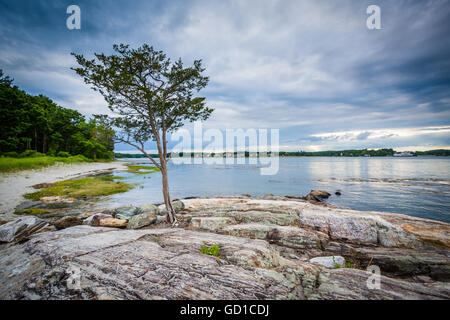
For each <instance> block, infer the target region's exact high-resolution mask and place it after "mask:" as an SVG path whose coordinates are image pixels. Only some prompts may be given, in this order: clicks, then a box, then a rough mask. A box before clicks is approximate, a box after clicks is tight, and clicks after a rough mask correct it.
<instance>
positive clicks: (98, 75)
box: [72, 44, 213, 224]
mask: <svg viewBox="0 0 450 320" xmlns="http://www.w3.org/2000/svg"><path fill="white" fill-rule="evenodd" d="M113 49H114V54H112V55H105V54H103V53H102V54H95V59H93V60H88V59H86V58H85V57H84V56H83V55H80V54H75V53H72V55H73V56H74V57H75V58H76V60H77V62H78V64H79V65H80V66H81V67H79V68H73V70H74V71H76V73H77V74H78V75H80V76H82V77H83V78H84V81H85V83H86V84H89V85H91V87H92V89H94V90H96V91H98V92H100V93H101V94H102V95H103V97H104V98H105V100H106V102H107V103H108V106H109V108H110V110H111V111H112V112H114V113H115V114H116V116H115V117H108V118H106V117H105V118H104V119H103V120H104V121H105V122H106V121H107V122H108V123H109V125H111V126H112V127H114V128H115V129H116V135H115V140H116V141H119V142H124V143H127V144H129V145H131V146H133V147H134V148H136V149H138V150H139V151H141V152H142V153H143V154H145V156H146V157H147V158H148V159H150V161H151V162H152V163H153V164H154V165H155V166H156V167H157V168H159V169H160V170H161V175H162V185H163V190H162V191H163V196H164V203H165V206H166V209H167V212H168V214H167V215H168V220H169V222H171V223H172V224H175V223H176V217H175V212H174V210H173V207H172V203H171V200H170V193H169V182H168V177H167V162H168V156H167V155H168V152H167V138H166V137H167V133H168V132H173V131H174V130H176V129H178V128H180V127H181V126H183V124H184V123H185V122H186V121H191V122H192V121H195V120H199V119H200V120H206V119H208V118H209V116H210V114H211V112H212V111H213V109H211V108H208V107H207V106H206V103H205V98H204V97H195V96H194V94H195V93H196V92H199V91H200V90H201V89H203V88H204V87H206V85H207V84H208V77H206V76H204V75H203V72H204V70H205V69H204V68H202V64H201V60H195V61H194V63H193V65H192V66H189V67H184V65H183V63H182V61H181V59H178V60H177V61H175V62H172V61H171V60H170V59H169V58H168V57H167V56H166V55H165V54H164V53H163V52H162V51H157V50H154V49H153V47H151V46H149V45H147V44H144V45H142V46H141V47H139V48H137V49H130V47H129V46H128V45H123V44H120V45H114V46H113ZM148 140H154V141H155V142H156V145H157V148H158V157H159V163H158V162H157V161H156V160H155V159H154V158H153V157H152V156H151V155H150V154H148V153H147V152H146V151H145V150H144V144H145V142H147V141H148Z"/></svg>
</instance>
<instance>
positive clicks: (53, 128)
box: [0, 69, 114, 159]
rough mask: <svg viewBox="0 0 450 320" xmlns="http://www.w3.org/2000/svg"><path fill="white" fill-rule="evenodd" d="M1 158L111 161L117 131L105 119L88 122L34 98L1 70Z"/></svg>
mask: <svg viewBox="0 0 450 320" xmlns="http://www.w3.org/2000/svg"><path fill="white" fill-rule="evenodd" d="M0 123H2V130H1V131H0V154H1V155H5V156H13V157H14V156H17V155H20V154H22V155H30V154H33V153H34V154H36V153H42V154H46V155H49V156H59V157H68V156H70V155H83V156H85V157H87V158H91V159H97V158H100V159H111V158H112V157H113V149H114V142H113V137H114V131H113V130H112V129H111V128H109V127H107V126H105V125H103V124H101V118H99V117H98V116H97V117H96V116H94V118H92V119H88V120H87V119H86V118H85V117H84V116H83V115H82V114H81V113H79V112H78V111H76V110H72V109H68V108H63V107H61V106H59V105H57V104H56V103H54V102H53V101H52V100H51V99H50V98H48V97H46V96H43V95H38V96H32V95H30V94H27V93H26V92H25V91H23V90H20V89H19V88H18V87H17V86H16V85H13V79H11V78H10V77H9V76H6V75H4V74H3V71H2V70H1V69H0Z"/></svg>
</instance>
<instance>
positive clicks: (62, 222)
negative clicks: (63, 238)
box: [53, 216, 83, 230]
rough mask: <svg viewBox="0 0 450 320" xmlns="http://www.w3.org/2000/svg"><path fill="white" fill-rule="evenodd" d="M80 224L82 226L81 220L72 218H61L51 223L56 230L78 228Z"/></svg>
mask: <svg viewBox="0 0 450 320" xmlns="http://www.w3.org/2000/svg"><path fill="white" fill-rule="evenodd" d="M80 224H83V220H82V219H81V218H78V217H74V216H66V217H62V218H61V219H58V220H56V221H55V222H53V225H54V226H55V228H56V229H57V230H61V229H65V228H70V227H73V226H78V225H80Z"/></svg>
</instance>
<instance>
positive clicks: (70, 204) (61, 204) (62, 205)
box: [34, 199, 83, 209]
mask: <svg viewBox="0 0 450 320" xmlns="http://www.w3.org/2000/svg"><path fill="white" fill-rule="evenodd" d="M81 204H83V201H81V200H75V199H74V200H69V201H47V202H43V203H40V204H39V205H37V206H34V208H37V209H66V208H75V207H77V206H79V205H81Z"/></svg>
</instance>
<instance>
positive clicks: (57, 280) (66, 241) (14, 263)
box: [0, 226, 450, 300]
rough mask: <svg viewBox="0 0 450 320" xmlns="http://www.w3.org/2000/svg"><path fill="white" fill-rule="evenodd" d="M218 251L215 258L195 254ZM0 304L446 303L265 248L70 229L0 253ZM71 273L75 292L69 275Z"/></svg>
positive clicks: (177, 232)
mask: <svg viewBox="0 0 450 320" xmlns="http://www.w3.org/2000/svg"><path fill="white" fill-rule="evenodd" d="M203 243H206V244H208V245H211V244H213V243H214V244H217V245H218V246H219V251H220V255H221V258H217V257H213V256H208V255H204V254H201V253H200V248H201V247H202V245H203ZM0 266H2V268H0V283H2V286H0V298H1V299H18V298H22V299H36V298H37V299H50V298H52V299H66V300H67V299H86V300H88V299H122V300H123V299H171V300H175V299H178V300H179V299H183V300H184V299H219V300H222V299H228V300H235V299H258V300H259V299H263V300H266V299H449V298H450V291H449V290H448V287H447V288H446V286H445V284H444V283H429V282H428V283H426V284H423V283H413V282H408V281H403V280H398V279H391V278H388V277H385V276H383V275H381V276H380V280H381V287H380V289H377V290H370V289H368V287H367V280H368V279H369V276H371V275H372V274H371V273H369V272H366V271H363V270H357V269H344V268H339V269H326V268H323V267H322V266H320V265H316V264H311V263H309V262H303V261H301V260H298V259H295V260H293V261H292V262H291V261H289V260H286V259H284V258H283V257H281V256H280V255H279V254H278V252H277V251H276V250H274V249H273V248H272V247H271V245H270V244H268V242H266V241H264V240H252V239H245V238H239V237H232V236H226V235H217V234H212V233H207V232H195V231H188V230H183V229H176V228H168V229H146V230H117V229H110V228H102V227H98V228H93V227H89V226H75V227H72V228H68V229H64V230H60V231H56V232H47V233H43V234H39V235H36V236H34V237H33V239H31V240H30V241H28V242H27V243H26V244H23V245H16V246H13V247H9V248H6V249H5V250H0ZM74 271H76V272H77V281H78V282H77V283H76V287H75V288H74V286H73V282H71V281H68V280H70V279H73V278H72V275H73V272H74Z"/></svg>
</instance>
